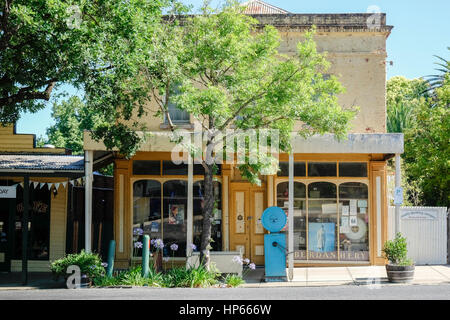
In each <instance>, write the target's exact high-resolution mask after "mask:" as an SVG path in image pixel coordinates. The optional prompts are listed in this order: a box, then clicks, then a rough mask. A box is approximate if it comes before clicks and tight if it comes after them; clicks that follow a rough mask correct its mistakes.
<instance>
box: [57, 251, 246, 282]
mask: <svg viewBox="0 0 450 320" xmlns="http://www.w3.org/2000/svg"><path fill="white" fill-rule="evenodd" d="M233 262H235V263H239V264H241V265H243V266H245V270H246V272H248V271H250V270H252V269H253V268H254V267H253V264H251V263H250V262H249V261H247V260H246V259H241V258H240V257H234V259H233ZM73 266H78V268H79V270H80V276H81V278H82V280H81V287H85V288H88V287H91V288H92V287H96V288H131V287H153V288H224V287H237V286H240V285H242V284H244V283H245V281H244V280H243V277H242V276H238V275H235V274H227V275H225V274H221V273H220V272H219V270H217V269H216V268H215V266H214V265H211V266H210V268H209V269H207V268H206V267H205V266H203V265H200V266H196V267H187V266H172V268H170V269H165V270H161V271H156V267H155V266H150V267H149V268H148V272H146V273H144V272H143V270H142V266H140V265H138V266H134V267H131V268H130V269H128V270H115V271H114V272H113V273H112V276H108V275H107V272H106V267H107V264H106V263H102V262H101V259H100V257H99V256H98V255H97V254H94V253H86V252H84V251H82V252H81V253H79V254H69V255H67V256H66V257H64V258H62V259H59V260H56V261H53V262H52V264H51V270H52V272H53V274H54V276H55V279H57V278H58V277H60V276H62V277H64V278H65V279H66V283H68V282H71V281H72V280H69V281H68V282H67V280H68V279H69V277H71V272H72V271H71V268H73ZM71 283H72V282H71ZM67 287H71V286H70V284H67ZM72 287H73V286H72Z"/></svg>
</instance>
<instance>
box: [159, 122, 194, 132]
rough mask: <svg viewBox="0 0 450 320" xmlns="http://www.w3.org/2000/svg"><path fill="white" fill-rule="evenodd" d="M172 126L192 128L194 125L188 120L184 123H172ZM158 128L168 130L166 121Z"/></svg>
mask: <svg viewBox="0 0 450 320" xmlns="http://www.w3.org/2000/svg"><path fill="white" fill-rule="evenodd" d="M174 126H175V127H176V128H177V129H194V125H193V124H192V123H190V122H185V123H174ZM159 128H160V129H161V130H170V126H169V124H167V123H161V124H160V125H159Z"/></svg>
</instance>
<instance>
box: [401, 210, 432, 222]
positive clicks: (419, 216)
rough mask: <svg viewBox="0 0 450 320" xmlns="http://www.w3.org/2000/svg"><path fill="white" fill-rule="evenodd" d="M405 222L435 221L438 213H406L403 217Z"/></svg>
mask: <svg viewBox="0 0 450 320" xmlns="http://www.w3.org/2000/svg"><path fill="white" fill-rule="evenodd" d="M401 217H402V219H403V220H435V219H437V215H436V212H432V211H406V212H404V213H402V215H401Z"/></svg>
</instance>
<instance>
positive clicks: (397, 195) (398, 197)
mask: <svg viewBox="0 0 450 320" xmlns="http://www.w3.org/2000/svg"><path fill="white" fill-rule="evenodd" d="M402 204H403V188H402V187H396V188H395V190H394V205H396V206H401V205H402Z"/></svg>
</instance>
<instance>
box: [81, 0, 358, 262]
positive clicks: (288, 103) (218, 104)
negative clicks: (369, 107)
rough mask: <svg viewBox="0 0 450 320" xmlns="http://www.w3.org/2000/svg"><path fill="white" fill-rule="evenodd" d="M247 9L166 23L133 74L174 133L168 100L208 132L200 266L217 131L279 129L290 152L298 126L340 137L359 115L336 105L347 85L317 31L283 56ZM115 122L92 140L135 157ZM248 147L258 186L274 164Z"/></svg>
mask: <svg viewBox="0 0 450 320" xmlns="http://www.w3.org/2000/svg"><path fill="white" fill-rule="evenodd" d="M241 12H242V7H240V6H238V5H235V4H229V3H227V4H226V5H225V6H224V8H223V9H222V10H220V11H217V12H216V11H213V10H211V9H209V8H208V7H207V6H206V7H205V8H204V10H203V14H201V15H197V16H182V17H179V19H177V21H179V22H180V25H181V27H177V24H176V23H173V24H170V23H168V24H167V25H165V26H163V27H162V28H168V29H169V30H170V32H166V33H165V36H164V37H160V38H159V39H158V41H159V42H158V43H155V44H154V46H153V49H154V50H155V51H154V52H155V55H156V57H148V58H149V59H147V60H145V61H141V62H142V63H140V64H139V66H140V68H139V69H138V70H137V71H138V73H137V74H135V76H137V77H139V78H140V79H141V80H142V82H141V84H142V85H144V86H145V85H146V86H147V89H146V90H147V91H146V92H150V93H153V96H152V97H153V98H154V99H155V101H156V103H157V105H158V106H159V111H158V113H157V114H159V115H160V116H163V115H164V116H166V117H167V119H168V123H169V125H170V127H171V129H172V130H173V131H176V129H177V127H176V125H175V124H173V123H172V121H171V119H170V114H169V112H168V101H169V100H171V101H173V102H175V103H176V104H177V106H178V108H180V109H182V110H185V111H187V112H189V113H190V114H191V116H193V117H194V119H195V120H196V121H198V123H200V124H201V125H202V128H203V130H204V132H206V152H205V155H204V157H203V159H202V165H203V167H204V168H205V175H204V185H205V194H204V197H205V205H204V208H203V231H202V237H201V248H200V249H201V250H200V252H201V261H203V263H205V264H206V265H208V264H209V254H208V252H209V249H210V242H211V217H212V214H213V209H214V194H213V175H214V171H215V168H216V166H215V163H214V161H212V160H213V158H214V155H213V150H214V149H215V147H217V146H218V145H220V144H221V143H222V141H223V140H222V138H223V136H222V138H220V135H219V133H220V132H223V131H224V130H225V129H227V128H230V127H234V128H235V129H237V130H247V129H266V128H267V129H277V130H279V137H280V149H281V151H282V152H288V151H289V150H290V143H289V139H290V135H291V132H292V130H293V126H294V123H295V122H296V121H301V122H303V123H304V125H303V127H302V129H301V130H300V131H299V132H298V133H299V134H300V135H302V136H304V137H307V136H310V135H312V134H316V133H319V134H323V133H326V132H330V133H334V134H336V136H338V137H341V138H342V137H343V136H344V135H345V133H346V132H347V130H348V127H349V120H350V119H351V118H352V117H353V116H354V114H355V110H353V109H351V110H350V109H348V110H345V109H343V108H342V107H341V106H339V105H338V102H337V94H339V93H341V92H343V87H342V86H341V85H340V83H339V82H338V81H337V79H336V78H335V77H331V78H330V79H325V78H324V77H323V73H324V72H325V71H326V69H327V68H328V67H329V62H327V60H326V58H325V55H324V54H319V53H318V52H317V50H316V45H315V42H314V40H313V35H314V31H312V32H308V33H307V34H306V35H305V40H304V41H303V42H301V43H299V44H298V47H297V52H296V54H295V55H294V56H290V57H288V56H285V55H282V54H280V53H279V52H278V48H279V46H280V36H279V34H278V32H277V30H276V29H275V28H274V27H272V26H266V27H265V28H264V29H263V30H257V24H258V21H257V20H255V19H253V18H251V17H249V16H247V15H244V14H242V13H241ZM160 57H163V59H161V58H160ZM138 60H139V59H138ZM136 61H137V60H136ZM174 85H176V86H177V88H178V90H177V91H175V90H174V89H173V88H174ZM99 87H100V86H96V88H99ZM132 90H133V88H131V89H130V91H132ZM163 96H164V97H165V98H164V99H163V98H161V97H163ZM90 98H93V99H94V100H95V103H96V105H97V106H99V107H100V108H101V107H103V110H104V111H105V113H108V114H111V115H113V113H114V112H115V111H114V110H112V109H110V108H112V107H114V106H115V105H116V104H111V103H105V102H106V101H104V99H102V98H101V97H100V96H99V95H89V94H88V99H90ZM129 107H130V109H128V111H129V112H130V113H131V112H132V109H131V108H134V109H135V110H136V109H137V110H138V112H139V113H141V112H144V111H145V110H142V109H140V104H137V105H136V104H135V105H129ZM117 115H118V114H117V113H116V114H115V115H114V116H115V117H116V116H117ZM115 117H114V118H111V121H109V122H105V123H104V125H103V126H101V127H99V129H98V130H96V132H95V133H94V136H96V137H97V138H98V139H106V140H107V141H108V143H107V145H108V146H109V147H112V146H118V147H119V149H120V150H121V151H122V152H123V153H125V154H130V152H132V151H133V150H136V149H137V148H138V147H137V146H136V145H137V144H136V143H135V141H132V140H128V142H127V143H126V144H124V143H123V139H122V137H123V135H122V131H121V130H122V127H118V126H117V125H116V123H117V118H115ZM118 137H120V140H121V141H118V140H119V139H118ZM136 142H138V141H136ZM246 149H247V150H246V154H247V156H246V157H245V163H244V164H240V165H239V170H240V172H241V174H242V176H243V177H245V178H246V179H248V180H249V181H250V182H252V183H259V182H260V180H259V176H260V174H261V172H263V171H264V170H267V169H268V168H269V167H271V166H272V164H273V159H272V158H271V157H270V155H267V154H263V153H259V154H258V159H257V161H255V162H252V161H251V160H250V159H249V157H248V153H249V152H250V151H251V150H250V146H249V144H247V145H246ZM193 153H194V156H195V152H193Z"/></svg>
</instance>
